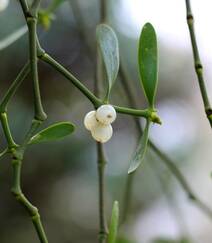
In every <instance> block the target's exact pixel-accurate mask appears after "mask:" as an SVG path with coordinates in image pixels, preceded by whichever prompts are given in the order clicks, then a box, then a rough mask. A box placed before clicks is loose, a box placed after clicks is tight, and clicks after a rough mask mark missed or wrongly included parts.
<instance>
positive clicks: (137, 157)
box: [128, 120, 150, 174]
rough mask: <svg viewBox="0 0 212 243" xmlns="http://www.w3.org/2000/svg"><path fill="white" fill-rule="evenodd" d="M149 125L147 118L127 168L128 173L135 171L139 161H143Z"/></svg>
mask: <svg viewBox="0 0 212 243" xmlns="http://www.w3.org/2000/svg"><path fill="white" fill-rule="evenodd" d="M149 127H150V121H148V120H147V123H146V127H145V129H144V132H143V134H142V137H141V139H140V141H139V143H138V146H137V148H136V151H135V153H134V155H133V157H132V159H131V162H130V168H129V169H128V174H130V173H133V172H135V171H136V169H137V168H138V167H139V165H140V164H141V162H142V161H143V158H144V156H145V153H146V149H147V144H148V137H149Z"/></svg>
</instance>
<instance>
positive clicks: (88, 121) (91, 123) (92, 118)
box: [84, 111, 98, 131]
mask: <svg viewBox="0 0 212 243" xmlns="http://www.w3.org/2000/svg"><path fill="white" fill-rule="evenodd" d="M97 123H98V122H97V120H96V111H90V112H88V113H87V114H86V116H85V118H84V125H85V127H86V129H87V130H89V131H91V129H92V128H93V127H96V126H97V125H98V124H97Z"/></svg>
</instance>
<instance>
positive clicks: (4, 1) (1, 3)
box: [0, 0, 9, 12]
mask: <svg viewBox="0 0 212 243" xmlns="http://www.w3.org/2000/svg"><path fill="white" fill-rule="evenodd" d="M8 4H9V0H0V12H1V11H4V10H5V9H6V8H7V6H8Z"/></svg>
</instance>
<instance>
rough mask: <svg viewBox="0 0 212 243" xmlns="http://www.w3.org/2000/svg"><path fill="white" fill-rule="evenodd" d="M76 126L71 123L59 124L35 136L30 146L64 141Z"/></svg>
mask: <svg viewBox="0 0 212 243" xmlns="http://www.w3.org/2000/svg"><path fill="white" fill-rule="evenodd" d="M74 129H75V126H74V125H73V124H72V123H70V122H58V123H55V124H53V125H51V126H49V127H47V128H45V129H44V130H42V131H40V132H38V133H37V134H35V135H34V136H33V137H32V138H31V139H30V141H29V144H37V143H43V142H49V141H55V140H59V139H62V138H64V137H66V136H68V135H70V134H71V133H72V132H73V131H74Z"/></svg>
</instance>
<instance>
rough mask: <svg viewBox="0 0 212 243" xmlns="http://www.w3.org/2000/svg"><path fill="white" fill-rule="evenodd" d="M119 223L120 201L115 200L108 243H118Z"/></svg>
mask: <svg viewBox="0 0 212 243" xmlns="http://www.w3.org/2000/svg"><path fill="white" fill-rule="evenodd" d="M118 224H119V203H118V201H115V202H114V203H113V209H112V215H111V222H110V227H109V234H108V243H116V237H117V232H118Z"/></svg>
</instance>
